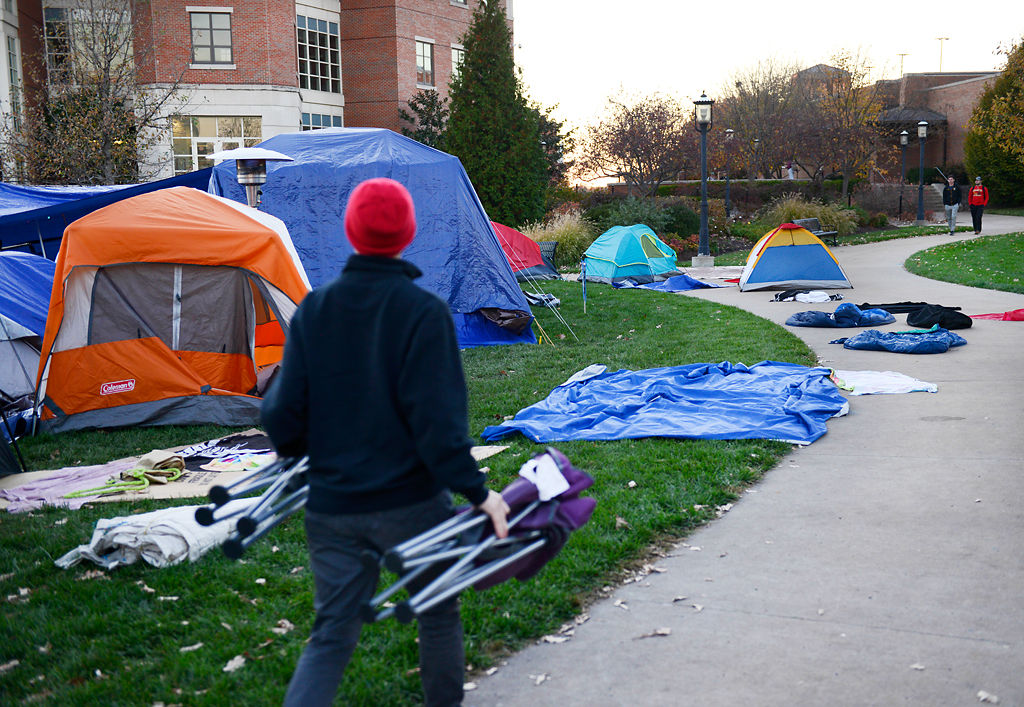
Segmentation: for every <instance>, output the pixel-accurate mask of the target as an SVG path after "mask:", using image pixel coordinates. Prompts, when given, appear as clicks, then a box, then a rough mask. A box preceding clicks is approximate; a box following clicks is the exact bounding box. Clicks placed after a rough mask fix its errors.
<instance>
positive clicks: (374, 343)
mask: <svg viewBox="0 0 1024 707" xmlns="http://www.w3.org/2000/svg"><path fill="white" fill-rule="evenodd" d="M415 233H416V214H415V208H414V206H413V201H412V197H411V196H410V195H409V192H408V191H407V190H406V189H405V187H403V186H402V185H401V184H399V183H398V182H396V181H393V180H391V179H383V178H378V179H370V180H368V181H365V182H363V183H361V184H360V185H359V186H357V187H356V188H355V189H354V190H353V191H352V194H351V196H350V197H349V200H348V204H347V206H346V210H345V234H346V235H347V236H348V240H349V242H350V243H351V244H352V247H353V249H354V250H355V253H354V254H353V255H351V256H350V257H349V259H348V262H347V263H346V264H345V267H344V268H343V270H342V272H341V275H340V276H339V277H338V278H337V279H335V280H334V281H333V282H331V283H330V284H328V285H326V286H324V287H321V288H317V289H316V290H314V291H313V292H311V293H310V294H309V295H307V296H306V298H305V299H303V301H302V303H301V304H300V305H299V308H298V310H296V312H295V316H294V317H293V318H292V321H291V327H290V331H289V334H288V340H287V343H286V345H285V350H284V359H283V361H282V365H281V370H280V371H279V373H278V375H277V378H276V380H275V381H274V383H273V384H272V385H271V387H270V390H268V392H267V395H266V397H265V398H264V401H263V407H262V421H263V426H264V429H265V430H266V432H267V434H268V435H269V437H270V439H271V441H272V442H273V443H274V446H275V448H276V449H277V452H278V454H279V455H281V456H284V457H299V456H302V455H309V462H310V469H309V473H308V474H307V477H308V481H309V499H308V500H307V501H306V514H305V524H306V537H307V542H308V545H309V555H310V564H311V566H312V570H313V579H314V584H315V595H314V609H315V610H316V619H315V621H314V623H313V630H312V633H311V635H310V639H309V642H308V644H307V645H306V648H305V649H304V650H303V652H302V656H301V657H300V658H299V662H298V665H297V666H296V668H295V673H294V674H293V675H292V679H291V682H290V683H289V685H288V691H287V694H286V695H285V700H284V703H285V705H302V707H310V706H311V705H330V704H332V703H333V702H334V698H335V696H336V694H337V691H338V685H339V684H340V682H341V679H342V675H343V673H344V671H345V667H346V665H347V664H348V661H349V659H350V658H351V656H352V652H353V651H354V650H355V647H356V643H357V642H358V640H359V633H360V630H361V627H362V621H361V619H360V616H359V609H360V606H361V605H362V604H363V603H365V602H366V601H367V600H368V599H370V598H371V597H372V596H373V594H374V593H375V590H376V587H377V582H378V579H379V577H378V571H377V569H376V567H374V569H368V568H367V567H365V566H364V565H363V563H362V561H361V555H362V554H363V553H364V552H366V551H370V552H372V553H376V554H378V555H380V554H383V553H384V552H385V551H386V550H387V549H388V548H391V547H393V546H394V545H396V544H398V543H400V542H403V541H404V540H407V539H409V538H411V537H414V536H416V535H419V534H420V533H422V532H424V531H426V530H428V529H430V528H432V527H433V526H435V525H437V524H438V523H440V522H442V521H444V520H446V519H447V518H449V517H451V515H452V514H453V513H454V508H453V503H452V497H451V494H450V491H456V492H458V493H460V494H462V495H463V496H465V497H466V498H467V499H468V500H469V501H470V503H472V504H473V505H474V506H476V507H477V508H478V509H480V510H482V511H483V512H484V513H486V514H487V515H488V516H489V517H490V519H491V522H492V523H493V525H494V529H495V534H496V535H498V537H505V536H506V535H507V534H508V527H507V515H508V510H509V509H508V506H507V505H506V504H505V501H504V499H503V498H502V497H501V495H500V494H498V493H496V492H495V491H491V490H488V489H487V488H486V486H485V485H484V481H485V477H484V474H483V473H481V472H480V471H479V469H478V468H477V464H476V461H475V460H474V459H473V457H472V455H471V454H470V448H471V442H470V440H469V436H468V431H469V424H468V416H467V402H466V384H465V378H464V375H463V372H462V360H461V357H460V354H459V348H458V341H457V339H456V337H455V325H454V324H453V322H452V317H451V313H450V312H449V309H448V305H447V303H446V302H444V300H442V299H441V298H439V297H437V296H436V295H434V294H432V293H430V292H428V291H426V290H424V289H422V288H420V287H418V286H417V285H416V284H415V283H414V282H413V280H415V279H416V278H417V277H419V276H420V275H421V274H422V273H421V272H420V270H419V269H418V268H417V267H416V266H415V265H413V264H412V263H410V262H408V261H406V260H402V259H401V255H402V252H403V251H404V250H405V248H406V247H407V246H408V245H409V244H410V243H411V242H412V240H413V237H414V235H415ZM417 579H418V581H414V582H412V583H410V584H411V587H412V589H411V591H413V592H416V591H418V589H420V588H422V587H423V586H425V585H426V583H427V582H429V581H430V579H431V577H423V578H417ZM418 629H419V652H420V677H421V680H422V682H423V691H424V696H425V699H426V704H428V705H437V706H444V707H450V706H451V705H459V704H461V702H462V697H463V680H464V673H465V655H464V649H463V641H462V622H461V619H460V616H459V603H458V597H453V598H452V599H450V600H448V601H446V602H444V603H442V604H441V605H439V606H437V607H435V608H433V609H430V610H429V611H426V612H423V613H422V614H421V615H420V617H419V624H418ZM382 701H383V700H382Z"/></svg>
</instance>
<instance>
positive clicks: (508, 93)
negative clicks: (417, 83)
mask: <svg viewBox="0 0 1024 707" xmlns="http://www.w3.org/2000/svg"><path fill="white" fill-rule="evenodd" d="M462 44H463V46H464V47H465V54H464V56H463V60H462V64H461V65H460V67H459V73H458V75H457V76H456V77H455V78H454V79H453V80H452V82H451V85H450V86H449V89H448V95H449V101H450V103H449V115H448V128H447V130H446V131H445V144H446V146H447V149H448V151H449V152H450V153H452V154H453V155H455V156H456V157H458V158H459V159H460V160H461V161H462V165H463V166H464V167H465V168H466V173H467V174H468V175H469V180H470V182H472V184H473V187H474V188H475V189H476V193H477V196H479V197H480V201H481V202H482V203H483V205H484V208H485V209H486V211H487V213H488V215H489V216H490V217H491V218H492V219H494V220H495V221H500V222H502V223H507V224H511V225H521V224H524V223H526V222H528V221H538V220H540V219H541V218H543V216H544V203H545V196H546V193H547V184H548V169H547V163H546V161H545V155H544V146H543V145H541V136H540V128H541V126H540V123H539V121H538V115H537V111H535V110H534V109H533V108H531V106H530V105H529V103H528V101H527V99H526V98H525V97H524V95H523V89H522V82H521V81H520V79H519V75H518V73H517V72H516V68H515V62H514V60H513V56H512V33H511V31H510V30H509V26H508V18H507V17H506V15H505V10H504V8H503V7H502V4H501V3H498V2H487V3H480V4H479V5H478V6H477V8H476V10H474V11H473V19H472V22H471V23H470V26H469V29H467V30H466V34H465V35H464V36H463V38H462Z"/></svg>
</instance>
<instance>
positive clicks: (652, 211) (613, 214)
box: [587, 197, 669, 233]
mask: <svg viewBox="0 0 1024 707" xmlns="http://www.w3.org/2000/svg"><path fill="white" fill-rule="evenodd" d="M587 218H588V219H589V220H590V221H591V223H593V224H594V227H595V228H596V229H597V232H598V233H604V232H605V231H607V230H608V229H609V228H611V227H612V226H632V225H633V224H635V223H642V224H644V225H645V226H648V227H649V228H650V229H651V230H653V231H654V232H655V233H662V232H664V231H665V225H666V224H667V223H668V219H669V217H668V214H666V213H664V212H663V211H662V210H661V207H660V206H659V205H658V203H657V202H656V201H654V200H651V199H637V198H635V197H628V198H626V199H622V200H620V201H617V202H612V203H610V204H608V205H607V206H605V207H603V208H594V209H591V210H590V211H588V212H587Z"/></svg>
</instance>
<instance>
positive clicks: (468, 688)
mask: <svg viewBox="0 0 1024 707" xmlns="http://www.w3.org/2000/svg"><path fill="white" fill-rule="evenodd" d="M476 687H477V685H476V683H475V682H467V683H465V684H463V686H462V689H463V690H464V691H466V692H470V691H471V690H475V689H476Z"/></svg>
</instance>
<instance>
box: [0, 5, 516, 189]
mask: <svg viewBox="0 0 1024 707" xmlns="http://www.w3.org/2000/svg"><path fill="white" fill-rule="evenodd" d="M103 1H105V2H111V1H115V0H103ZM480 1H481V0H298V1H296V0H260V1H259V2H253V1H249V0H246V2H234V3H233V4H229V3H231V0H212V1H210V2H205V3H204V2H203V0H185V1H183V0H137V1H136V3H135V12H136V27H135V35H134V44H135V57H134V59H135V65H136V72H137V76H138V78H139V81H140V84H142V85H143V86H144V87H148V88H149V89H150V90H151V91H153V92H166V91H167V90H168V89H169V88H171V87H173V86H177V87H178V93H177V96H178V98H179V99H180V100H177V101H175V102H174V105H175V107H174V108H173V109H172V110H171V109H169V110H168V113H167V119H168V123H169V128H170V129H169V131H168V133H167V135H166V139H162V140H161V146H162V147H161V148H160V149H159V150H157V151H156V152H155V153H154V154H153V155H151V156H150V159H149V161H150V162H152V164H153V165H154V166H155V169H153V170H152V174H151V175H149V176H153V177H166V176H171V175H172V174H177V173H182V172H187V171H191V170H194V169H199V168H202V167H205V166H208V165H209V164H210V160H209V159H208V157H207V156H208V155H210V154H212V153H213V152H216V151H219V150H223V149H231V148H233V147H241V146H245V145H253V144H256V143H258V142H260V141H261V140H264V139H266V138H269V137H272V136H273V135H277V134H279V133H284V132H294V131H296V130H300V129H302V130H309V129H315V128H320V127H341V126H348V127H383V128H390V129H392V130H396V131H398V130H400V129H401V122H400V119H399V115H398V111H399V109H400V108H403V107H406V106H407V101H408V100H409V99H410V98H412V96H413V95H414V94H415V93H416V92H417V91H419V90H428V91H438V92H440V93H441V94H442V95H446V94H447V89H448V83H449V81H450V79H451V77H452V74H453V71H457V66H458V62H459V61H460V60H461V55H462V45H461V44H459V39H460V38H461V37H462V35H463V34H464V33H465V31H466V29H467V28H468V27H469V23H470V21H471V19H472V13H473V10H474V9H475V8H476V7H477V5H478V4H479V3H480ZM499 1H501V2H502V4H503V6H504V7H505V8H506V12H507V13H508V14H509V16H510V17H511V12H512V9H511V4H512V3H511V0H499ZM15 2H16V3H17V5H15ZM92 2H96V0H92ZM125 2H127V0H125ZM215 3H216V4H215ZM222 3H223V4H222ZM87 4H89V3H88V0H86V2H83V0H0V8H2V10H3V14H2V17H3V25H2V26H3V28H4V40H5V46H4V47H3V49H4V50H5V51H6V49H7V48H6V42H7V38H8V37H9V36H10V37H16V39H14V40H12V44H13V45H15V51H17V45H18V44H19V43H20V45H21V47H22V49H23V51H22V52H21V53H22V54H23V55H24V56H22V57H19V59H18V60H19V61H20V62H21V64H22V65H23V68H27V67H24V63H25V62H31V61H35V62H37V63H43V62H45V64H44V65H46V64H50V63H52V62H53V60H54V57H55V56H56V57H58V58H59V57H60V55H61V53H62V52H64V53H66V52H70V51H71V50H72V48H73V46H74V36H75V23H76V22H79V21H81V17H82V15H81V12H80V11H78V10H76V9H78V8H81V7H82V6H83V5H87ZM8 10H9V11H8ZM510 21H511V20H510ZM8 30H10V31H8ZM40 38H43V39H42V43H40ZM30 47H31V48H33V51H29V48H30ZM44 55H45V58H44ZM8 63H9V62H5V63H4V65H5V66H6V65H7V64H8ZM30 73H33V72H30V71H22V76H25V75H27V74H30ZM12 76H13V74H12ZM15 83H16V82H15ZM13 85H15V84H12V83H11V78H10V77H8V79H7V81H6V82H5V83H4V84H0V92H2V94H3V96H4V97H6V101H7V102H6V103H5V104H4V105H5V107H6V105H8V104H9V100H10V99H9V96H10V88H9V87H10V86H13Z"/></svg>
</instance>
